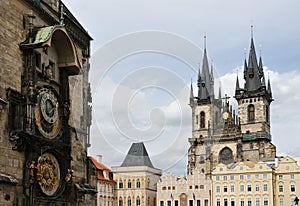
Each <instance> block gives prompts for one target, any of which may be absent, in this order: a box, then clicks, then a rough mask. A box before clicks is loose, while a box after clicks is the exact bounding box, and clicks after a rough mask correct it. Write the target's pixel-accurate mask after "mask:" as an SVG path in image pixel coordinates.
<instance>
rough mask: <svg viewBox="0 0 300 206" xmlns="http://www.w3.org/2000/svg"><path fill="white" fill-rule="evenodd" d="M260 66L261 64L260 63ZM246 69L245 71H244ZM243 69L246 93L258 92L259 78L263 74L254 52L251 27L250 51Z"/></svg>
mask: <svg viewBox="0 0 300 206" xmlns="http://www.w3.org/2000/svg"><path fill="white" fill-rule="evenodd" d="M261 64H262V62H261ZM245 68H246V69H245ZM245 68H244V79H245V88H244V89H245V90H247V91H256V90H258V89H259V88H260V87H261V86H262V85H261V77H262V74H263V71H262V70H261V69H260V67H259V65H258V62H257V57H256V52H255V46H254V41H253V26H252V25H251V43H250V51H249V59H248V65H247V64H246V62H245Z"/></svg>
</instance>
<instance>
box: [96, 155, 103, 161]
mask: <svg viewBox="0 0 300 206" xmlns="http://www.w3.org/2000/svg"><path fill="white" fill-rule="evenodd" d="M96 156H97V159H96V160H97V162H99V163H102V155H100V154H99V155H96Z"/></svg>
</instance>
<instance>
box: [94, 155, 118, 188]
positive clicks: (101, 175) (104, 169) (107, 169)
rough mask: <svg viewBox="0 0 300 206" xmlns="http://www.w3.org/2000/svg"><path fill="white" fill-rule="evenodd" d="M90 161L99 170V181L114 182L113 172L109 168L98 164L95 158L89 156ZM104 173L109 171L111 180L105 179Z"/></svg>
mask: <svg viewBox="0 0 300 206" xmlns="http://www.w3.org/2000/svg"><path fill="white" fill-rule="evenodd" d="M89 159H90V160H91V161H92V163H93V164H94V165H95V167H96V168H97V179H98V180H104V181H109V182H114V180H113V176H112V171H111V170H110V169H109V168H108V167H106V166H105V165H103V164H101V163H99V162H97V160H96V159H95V158H93V157H91V156H89ZM103 171H107V172H108V178H109V179H106V178H104V176H103Z"/></svg>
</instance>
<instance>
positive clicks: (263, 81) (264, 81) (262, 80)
mask: <svg viewBox="0 0 300 206" xmlns="http://www.w3.org/2000/svg"><path fill="white" fill-rule="evenodd" d="M261 86H262V87H265V86H266V80H265V75H263V76H262V79H261Z"/></svg>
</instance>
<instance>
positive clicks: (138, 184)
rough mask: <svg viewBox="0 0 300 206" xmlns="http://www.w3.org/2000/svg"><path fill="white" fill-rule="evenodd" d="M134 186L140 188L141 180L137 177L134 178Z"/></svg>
mask: <svg viewBox="0 0 300 206" xmlns="http://www.w3.org/2000/svg"><path fill="white" fill-rule="evenodd" d="M136 188H141V182H140V180H139V179H137V180H136Z"/></svg>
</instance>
